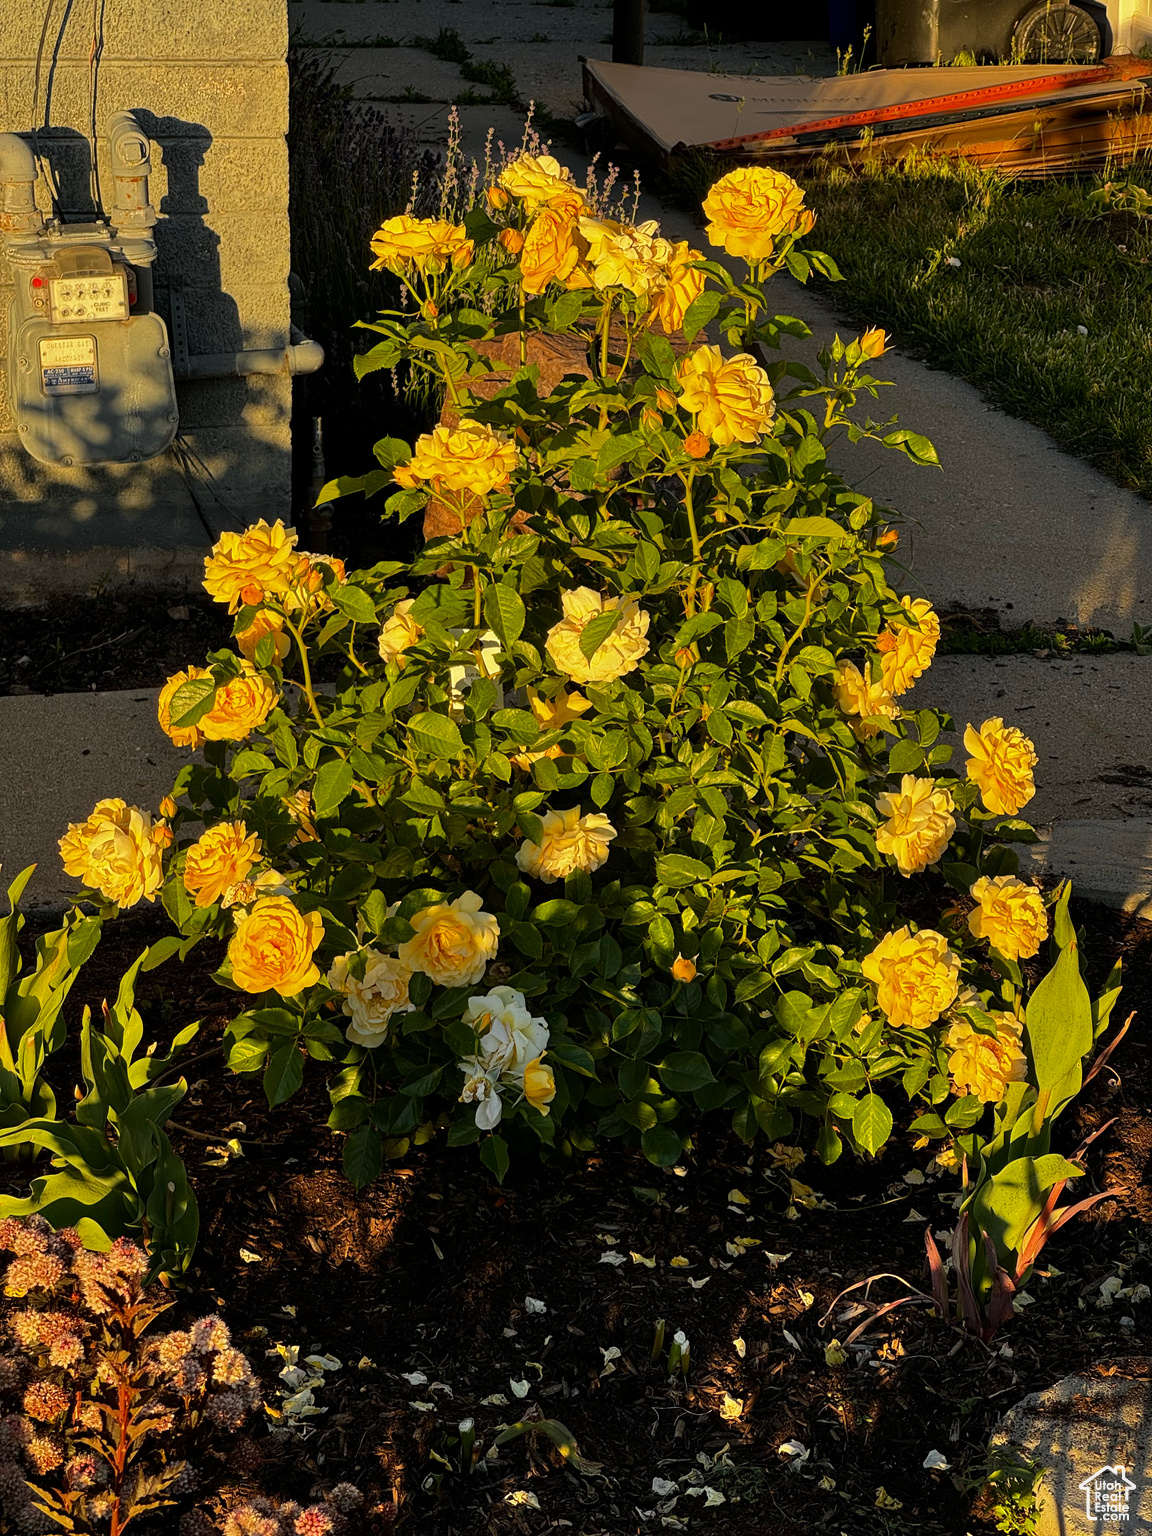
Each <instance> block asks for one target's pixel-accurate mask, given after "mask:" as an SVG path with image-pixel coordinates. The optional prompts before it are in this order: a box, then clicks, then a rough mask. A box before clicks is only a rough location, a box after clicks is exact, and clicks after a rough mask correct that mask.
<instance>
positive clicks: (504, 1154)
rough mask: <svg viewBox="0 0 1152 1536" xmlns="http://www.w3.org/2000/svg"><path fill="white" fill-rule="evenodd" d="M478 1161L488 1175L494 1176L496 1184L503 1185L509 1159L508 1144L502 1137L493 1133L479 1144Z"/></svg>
mask: <svg viewBox="0 0 1152 1536" xmlns="http://www.w3.org/2000/svg"><path fill="white" fill-rule="evenodd" d="M480 1161H481V1162H482V1163H483V1164H484V1166H485V1168H487V1169H488V1170H489V1172H490V1173H493V1174H495V1175H496V1182H497V1184H503V1182H504V1177H505V1175H506V1174H507V1172H508V1167H509V1164H510V1163H511V1158H510V1157H509V1155H508V1143H507V1142H506V1141H505V1140H504V1138H503V1136H497V1135H496V1134H495V1133H493V1134H492V1135H491V1136H486V1137H485V1138H484V1140H483V1141H482V1142H481V1143H480Z"/></svg>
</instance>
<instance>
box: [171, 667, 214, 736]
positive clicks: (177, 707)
mask: <svg viewBox="0 0 1152 1536" xmlns="http://www.w3.org/2000/svg"><path fill="white" fill-rule="evenodd" d="M215 702H216V679H215V678H214V677H190V678H189V679H188V680H187V682H184V683H181V684H180V686H179V688H177V690H176V692H175V693H174V694H173V695H172V698H171V700H170V702H169V705H168V720H169V724H171V725H172V726H178V727H179V728H180V729H181V730H187V729H188V727H189V726H192V725H195V724H196V722H197V721H198V720H202V719H203V718H204V716H205V715H206V714H207V713H208V711H209V710H210V709H211V708H212V706H213V704H214V703H215Z"/></svg>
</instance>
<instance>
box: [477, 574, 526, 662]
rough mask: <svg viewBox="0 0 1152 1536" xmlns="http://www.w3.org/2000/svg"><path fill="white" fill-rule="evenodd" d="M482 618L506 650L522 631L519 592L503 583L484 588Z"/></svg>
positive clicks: (523, 615) (521, 603)
mask: <svg viewBox="0 0 1152 1536" xmlns="http://www.w3.org/2000/svg"><path fill="white" fill-rule="evenodd" d="M483 607H484V620H485V622H486V623H487V625H488V628H489V629H490V630H491V631H492V632H493V634H494V635H495V636H496V638H497V639H498V640H499V641H500V643H501V645H503V646H504V648H505V650H507V649H508V648H509V647H510V646H511V645H512V643H513V641H515V640H519V638H520V636H521V634H523V632H524V618H525V614H524V602H523V599H522V598H521V596H520V594H519V592H517V591H515V590H514V589H513V588H512V587H506V586H503V585H496V586H489V587H485V589H484V603H483Z"/></svg>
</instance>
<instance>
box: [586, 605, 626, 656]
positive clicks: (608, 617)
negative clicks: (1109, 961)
mask: <svg viewBox="0 0 1152 1536" xmlns="http://www.w3.org/2000/svg"><path fill="white" fill-rule="evenodd" d="M623 617H624V610H623V609H622V608H609V609H608V610H607V611H606V612H605V613H598V614H597V615H596V617H595V618H593V619H589V620H588V622H587V624H585V626H584V628H583V629H582V630H581V631H580V649H581V651H582V652H583V653H584V655H585V656H587V658H588V660H589V661H591V660H592V658H593V656H595V654H596V652H597V651H598V650H599V649H600V647H601V646H602V645H603V644H604V642H605V640H607V638H608V636H609V635H610V634H611V633H612V631H613V630H614V629H615V628H616V626H617V624H619V622H620V620H621V619H622V618H623Z"/></svg>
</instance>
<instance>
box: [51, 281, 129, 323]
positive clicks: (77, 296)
mask: <svg viewBox="0 0 1152 1536" xmlns="http://www.w3.org/2000/svg"><path fill="white" fill-rule="evenodd" d="M48 296H49V301H50V303H51V308H52V320H53V323H54V324H56V325H67V324H75V323H76V322H77V321H88V322H89V324H91V322H92V321H93V320H127V318H128V280H127V278H126V277H125V276H124V273H123V272H113V273H110V274H108V275H107V276H101V277H53V278H50V279H49V282H48Z"/></svg>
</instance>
